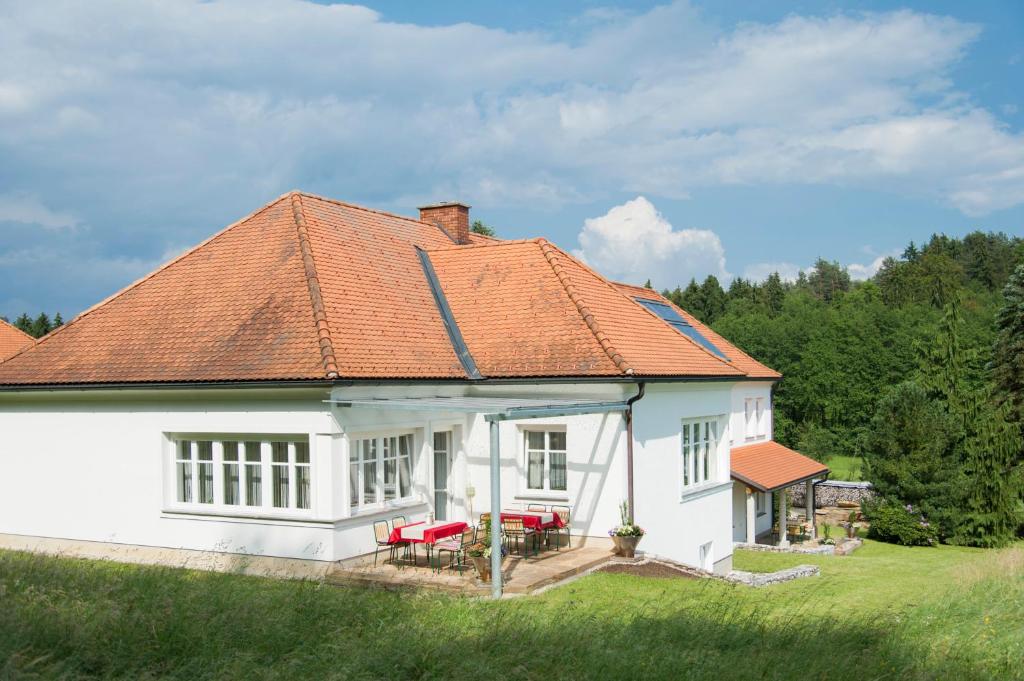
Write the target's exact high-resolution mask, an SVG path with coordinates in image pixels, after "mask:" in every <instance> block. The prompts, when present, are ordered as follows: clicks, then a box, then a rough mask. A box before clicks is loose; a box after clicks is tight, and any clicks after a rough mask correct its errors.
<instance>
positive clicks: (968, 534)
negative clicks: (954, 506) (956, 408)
mask: <svg viewBox="0 0 1024 681" xmlns="http://www.w3.org/2000/svg"><path fill="white" fill-rule="evenodd" d="M1008 406H1009V405H1004V407H1003V408H1002V409H998V410H997V409H994V408H992V406H991V405H990V404H988V401H987V400H985V401H982V400H979V401H978V403H977V404H976V405H975V408H974V409H973V410H972V412H973V413H972V414H971V416H972V430H973V432H972V433H971V435H970V436H969V437H968V438H967V440H966V446H965V457H964V473H965V474H966V478H967V480H966V486H965V491H964V508H963V512H962V513H961V518H960V523H959V527H958V528H957V531H956V535H955V536H954V537H953V541H954V542H955V543H957V544H964V545H967V546H983V547H995V546H1004V545H1006V544H1008V543H1009V542H1010V541H1012V540H1013V538H1014V536H1015V535H1016V533H1017V531H1018V529H1019V528H1020V526H1021V522H1022V519H1024V515H1022V504H1021V471H1020V461H1021V446H1022V445H1021V437H1020V430H1019V429H1018V428H1017V427H1016V426H1015V425H1014V424H1011V423H1010V422H1009V420H1008V418H1007V417H1008V416H1009V411H1010V410H1009V408H1008Z"/></svg>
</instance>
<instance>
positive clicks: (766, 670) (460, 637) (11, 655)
mask: <svg viewBox="0 0 1024 681" xmlns="http://www.w3.org/2000/svg"><path fill="white" fill-rule="evenodd" d="M600 579H602V580H611V581H610V582H607V581H606V582H604V583H603V584H602V588H604V587H607V586H608V585H609V584H610V585H611V586H612V587H613V588H614V587H616V586H617V585H619V584H621V587H622V594H623V596H622V598H621V599H620V600H616V599H614V598H613V599H612V600H611V601H609V600H608V599H607V598H603V599H595V602H588V600H587V597H586V594H587V589H588V586H587V582H586V580H584V581H583V582H579V583H578V584H579V585H580V588H579V589H578V591H579V594H580V598H579V599H577V600H571V601H569V602H565V601H564V600H560V599H545V598H528V599H516V600H512V601H505V602H501V603H492V602H486V601H470V600H466V599H458V598H451V597H443V596H437V595H427V594H407V593H406V594H398V593H391V592H383V591H379V590H373V589H360V588H338V587H331V586H324V585H321V584H318V583H315V582H281V581H276V580H269V579H259V578H247V577H238V576H235V575H225V574H217V573H201V572H193V571H186V570H176V569H169V568H146V567H136V566H127V565H118V564H113V563H103V562H93V561H84V560H70V559H55V558H47V557H41V556H33V555H29V554H19V553H14V552H0V678H8V677H12V678H33V677H37V678H53V677H66V678H110V677H120V678H133V679H140V678H180V679H199V678H218V679H220V678H345V679H378V678H379V679H420V678H422V679H427V678H447V679H453V678H456V679H471V678H477V677H497V678H505V679H563V678H564V679H569V678H587V679H597V678H600V679H618V678H622V679H626V678H638V677H649V678H672V679H684V678H685V679H705V678H706V679H721V678H736V679H776V678H777V679H787V678H802V679H819V678H829V679H844V678H851V679H852V678H856V679H878V678H899V679H932V678H958V679H974V678H979V679H980V678H991V676H992V675H991V670H988V673H984V672H983V670H980V669H978V668H976V667H975V666H973V663H972V661H971V660H970V656H969V655H963V656H960V655H955V654H946V655H944V657H943V659H941V660H936V659H935V657H934V655H930V654H928V652H927V651H926V650H925V649H924V648H922V646H921V645H920V644H919V642H918V641H915V640H912V639H910V638H908V637H907V635H906V633H905V632H904V631H903V630H902V629H901V627H899V626H896V625H894V623H893V622H890V621H869V620H867V619H863V620H861V621H851V620H844V621H838V620H829V619H822V618H821V617H810V616H804V615H803V614H801V613H796V614H793V615H791V616H789V617H788V618H785V619H782V618H778V617H772V616H771V614H770V612H769V611H768V610H767V609H765V608H764V607H760V606H758V607H755V606H752V605H747V606H742V605H738V599H735V598H730V592H729V591H728V590H724V591H723V590H722V589H720V588H709V589H701V590H700V591H699V592H698V593H697V594H696V595H695V597H694V598H692V599H688V600H686V601H685V602H684V603H681V604H673V603H670V604H666V603H664V602H659V601H657V600H654V599H652V600H651V601H649V602H646V603H643V602H641V603H637V602H636V601H635V599H633V598H631V597H630V595H629V594H630V589H629V586H630V585H631V584H635V582H631V581H630V580H634V579H636V578H632V577H628V576H622V575H609V576H605V577H601V578H600ZM616 580H618V581H616ZM594 584H601V583H600V582H594ZM738 588H741V587H738Z"/></svg>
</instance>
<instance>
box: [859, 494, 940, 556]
mask: <svg viewBox="0 0 1024 681" xmlns="http://www.w3.org/2000/svg"><path fill="white" fill-rule="evenodd" d="M866 510H867V513H868V520H870V521H871V528H870V529H869V530H868V537H869V538H871V539H877V540H879V541H884V542H889V543H890V544H902V545H904V546H934V545H935V544H937V543H938V541H939V536H938V532H936V529H935V527H934V526H932V525H930V524H929V523H928V521H927V520H926V519H925V517H924V516H923V515H921V514H920V513H919V512H917V511H915V510H914V507H913V506H911V505H910V504H907V505H906V506H903V505H901V504H898V503H895V502H892V501H885V502H882V503H879V504H877V505H874V506H873V507H869V508H868V509H866Z"/></svg>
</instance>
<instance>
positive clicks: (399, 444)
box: [348, 433, 413, 513]
mask: <svg viewBox="0 0 1024 681" xmlns="http://www.w3.org/2000/svg"><path fill="white" fill-rule="evenodd" d="M352 444H353V447H352V454H351V456H350V457H349V469H348V473H349V482H348V484H349V505H350V507H351V510H352V512H353V513H356V512H358V511H359V510H360V509H361V508H362V507H364V506H372V505H374V504H380V503H383V502H386V501H401V500H405V499H410V498H412V447H413V439H412V434H411V433H406V434H404V435H386V436H383V437H372V438H360V439H357V440H355V441H353V443H352Z"/></svg>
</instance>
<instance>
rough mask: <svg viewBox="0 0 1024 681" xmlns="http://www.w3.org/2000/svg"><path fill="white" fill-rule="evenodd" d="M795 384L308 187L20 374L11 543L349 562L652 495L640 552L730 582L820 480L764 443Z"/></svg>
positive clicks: (48, 350)
mask: <svg viewBox="0 0 1024 681" xmlns="http://www.w3.org/2000/svg"><path fill="white" fill-rule="evenodd" d="M779 378H780V375H779V374H778V373H777V372H775V371H773V370H771V369H769V368H767V367H765V366H763V365H762V364H760V363H758V362H757V361H755V360H754V359H752V358H751V357H749V356H747V355H746V354H744V353H743V352H741V351H740V350H739V349H737V348H736V347H734V346H733V345H731V344H730V343H729V342H728V341H726V340H725V339H723V338H721V337H720V336H719V335H717V334H716V333H714V332H713V331H712V330H711V329H709V328H707V327H706V326H704V325H703V324H701V323H700V322H699V321H698V320H696V319H695V318H693V317H692V316H690V315H689V314H688V313H686V312H685V311H683V310H680V309H678V308H677V307H675V306H673V305H672V304H671V303H669V302H668V301H666V300H665V299H663V298H662V297H661V296H659V295H658V294H657V293H655V292H654V291H650V290H647V289H642V288H636V287H632V286H627V285H623V284H616V283H613V282H609V281H607V280H605V279H604V278H602V277H601V276H600V275H598V274H597V273H595V272H593V271H592V270H590V269H589V268H588V267H587V266H586V265H584V264H583V263H581V262H579V261H578V260H576V259H574V258H573V257H572V256H570V255H568V254H567V253H565V252H564V251H562V250H560V249H558V248H557V247H555V246H554V245H552V244H550V243H548V242H547V241H545V240H543V239H536V240H525V241H501V240H497V239H491V238H487V237H483V236H479V235H476V234H473V233H471V232H470V231H469V211H468V207H467V206H464V205H461V204H452V203H447V204H439V205H436V206H427V207H424V208H422V209H420V219H419V220H415V219H410V218H405V217H400V216H396V215H390V214H387V213H382V212H379V211H374V210H369V209H365V208H360V207H357V206H353V205H349V204H345V203H342V202H339V201H334V200H330V199H325V198H321V197H316V196H311V195H309V194H303V193H291V194H288V195H285V196H282V197H280V198H278V199H276V200H275V201H273V202H271V203H270V204H268V205H266V206H264V207H263V208H261V209H259V210H258V211H256V212H255V213H253V214H252V215H250V216H248V217H246V218H244V219H242V220H240V221H239V222H237V223H235V224H233V225H231V226H229V227H228V228H226V229H224V230H223V231H221V232H219V233H218V234H216V235H215V236H213V237H211V238H210V239H208V240H207V241H205V242H203V243H202V244H200V245H199V246H197V247H195V248H194V249H192V250H190V251H188V252H186V253H185V254H183V255H181V256H179V257H178V258H176V259H174V260H173V261H171V262H169V263H167V264H166V265H164V266H162V267H161V268H159V269H158V270H156V271H155V272H153V273H151V274H149V275H148V276H146V277H144V278H143V279H141V280H139V281H138V282H135V283H134V284H132V285H131V286H129V287H128V288H126V289H124V290H123V291H121V292H119V293H117V294H116V295H114V296H112V297H111V298H109V299H107V300H106V301H104V302H102V303H100V304H98V305H96V306H95V307H93V308H91V309H89V310H87V311H85V312H83V313H82V314H80V315H79V316H78V317H77V318H75V319H74V320H72V321H71V322H69V323H68V324H66V325H65V326H63V327H61V328H60V329H58V330H56V331H54V332H53V333H51V334H50V335H49V336H47V337H45V338H43V339H41V340H39V341H37V342H35V343H33V344H32V345H30V346H29V347H28V348H26V349H23V350H22V351H20V352H19V353H18V354H16V355H15V356H14V357H12V358H10V359H8V360H6V361H4V362H3V363H0V466H2V470H3V471H4V474H3V476H2V477H0V545H18V546H24V545H25V544H26V539H29V540H35V539H38V540H39V541H44V539H45V541H47V542H49V545H52V544H53V542H54V541H56V542H57V543H58V545H59V542H60V541H67V542H95V543H97V545H98V546H105V547H111V548H116V547H123V546H125V545H127V546H133V547H160V548H163V549H167V550H169V553H170V554H171V555H173V554H174V552H176V551H180V552H187V551H205V552H217V553H220V554H242V555H249V556H264V557H281V558H291V559H305V560H309V561H336V560H340V559H344V558H348V557H352V556H355V555H360V554H364V553H367V552H369V551H372V549H373V546H374V541H373V535H372V532H371V524H372V522H373V521H374V520H378V519H380V518H388V519H390V518H391V516H393V515H394V514H396V513H402V514H404V515H406V516H408V517H410V519H418V518H422V517H425V516H426V515H427V514H429V513H433V514H434V515H435V516H437V517H438V518H451V519H464V520H467V521H470V522H475V520H476V518H477V517H478V515H479V513H480V512H481V511H483V510H488V509H489V508H490V507H491V505H492V502H494V503H495V505H497V504H498V503H501V504H515V503H533V502H537V503H545V504H564V505H568V506H570V508H571V509H572V522H571V531H572V533H573V535H574V536H579V537H607V531H608V529H609V528H611V527H613V526H614V525H616V524H618V522H619V510H618V508H619V505H620V503H621V502H623V501H624V500H627V499H630V498H632V499H633V504H634V515H635V520H636V522H637V523H638V524H640V525H641V526H643V527H644V528H645V529H646V530H647V536H646V537H645V539H644V542H643V546H642V548H643V549H645V550H646V551H647V552H648V553H650V554H654V555H659V556H664V557H666V558H670V559H674V560H677V561H681V562H683V563H687V564H690V565H694V566H699V567H703V568H706V569H708V570H715V571H717V572H722V571H726V570H728V569H729V568H730V565H731V559H732V547H733V542H734V540H739V539H745V538H747V537H752V536H753V535H754V534H759V533H762V532H764V531H766V530H768V529H769V528H770V526H771V523H772V520H771V518H772V514H771V509H770V505H771V504H770V495H769V494H766V492H770V491H771V490H773V489H778V488H779V487H780V486H782V485H784V484H791V483H793V482H796V481H799V480H803V479H808V478H809V477H811V476H813V475H820V474H821V473H822V472H823V468H822V467H821V466H819V465H816V464H813V462H810V464H808V463H807V462H809V460H807V459H805V458H804V457H801V456H800V455H799V454H796V453H795V452H791V451H790V450H787V449H785V448H784V447H781V446H780V445H777V444H775V443H773V442H772V441H771V433H772V403H771V399H772V386H773V385H774V383H775V382H776V381H778V380H779ZM492 423H493V424H494V425H493V426H492V425H491V424H492ZM492 429H493V434H494V435H496V437H497V440H496V441H495V442H492V441H491V435H492ZM494 452H496V455H492V453H494ZM731 452H734V453H736V454H734V456H736V455H739V457H740V458H745V459H746V460H747V465H746V468H745V469H744V470H743V471H740V472H739V473H738V475H734V473H736V471H734V470H732V468H731V464H730V461H731V456H730V454H731ZM751 453H753V454H751ZM494 456H496V457H497V458H493V457H494ZM750 462H752V463H750ZM492 464H494V465H493V466H492ZM812 469H813V470H812ZM737 477H738V481H737V480H735V478H737ZM492 482H497V483H498V484H496V485H495V487H496V491H498V492H500V502H499V501H498V499H497V497H495V496H494V495H493V492H492ZM759 512H761V515H757V514H758V513H759ZM748 518H751V519H753V522H750V521H748ZM748 525H749V526H751V527H753V526H754V525H756V528H755V529H754V531H753V532H748V531H747V527H748ZM115 553H116V552H114V551H112V555H114V554H115Z"/></svg>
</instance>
